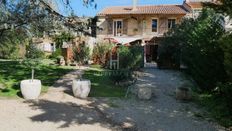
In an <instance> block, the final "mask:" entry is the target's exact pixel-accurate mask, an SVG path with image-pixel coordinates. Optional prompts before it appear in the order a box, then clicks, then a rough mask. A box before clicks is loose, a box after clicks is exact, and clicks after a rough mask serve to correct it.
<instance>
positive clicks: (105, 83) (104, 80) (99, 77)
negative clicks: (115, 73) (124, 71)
mask: <svg viewBox="0 0 232 131" xmlns="http://www.w3.org/2000/svg"><path fill="white" fill-rule="evenodd" d="M105 71H107V70H105V69H101V68H100V66H97V65H93V66H91V68H90V69H89V70H87V71H85V74H84V75H83V78H84V79H89V80H90V81H91V84H92V85H91V92H90V97H124V96H125V94H126V90H127V88H126V87H120V86H116V85H115V84H114V82H112V81H111V80H110V78H109V77H108V76H106V75H104V72H105Z"/></svg>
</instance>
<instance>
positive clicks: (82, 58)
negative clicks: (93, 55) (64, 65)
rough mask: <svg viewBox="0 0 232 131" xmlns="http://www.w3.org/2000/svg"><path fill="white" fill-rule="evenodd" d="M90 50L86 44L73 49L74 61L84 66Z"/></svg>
mask: <svg viewBox="0 0 232 131" xmlns="http://www.w3.org/2000/svg"><path fill="white" fill-rule="evenodd" d="M89 53H90V49H89V47H87V46H86V44H79V45H78V46H77V47H75V48H74V49H73V54H74V60H75V61H77V62H78V63H81V64H85V62H86V61H88V59H89Z"/></svg>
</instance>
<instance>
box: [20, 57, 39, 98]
mask: <svg viewBox="0 0 232 131" xmlns="http://www.w3.org/2000/svg"><path fill="white" fill-rule="evenodd" d="M23 65H24V66H26V67H28V68H30V69H31V79H28V80H23V81H21V83H20V89H21V93H22V95H23V97H24V98H25V99H27V100H33V99H37V98H38V97H39V95H40V92H41V86H42V85H41V81H40V80H37V79H34V72H35V68H38V66H39V60H38V59H26V60H24V61H23Z"/></svg>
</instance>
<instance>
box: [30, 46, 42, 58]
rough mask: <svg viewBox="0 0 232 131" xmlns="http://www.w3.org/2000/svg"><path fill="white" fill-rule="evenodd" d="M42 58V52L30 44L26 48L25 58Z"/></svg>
mask: <svg viewBox="0 0 232 131" xmlns="http://www.w3.org/2000/svg"><path fill="white" fill-rule="evenodd" d="M44 57H45V54H44V52H43V51H41V50H39V49H38V48H36V46H35V45H34V44H30V45H28V46H27V49H26V58H29V59H37V58H44Z"/></svg>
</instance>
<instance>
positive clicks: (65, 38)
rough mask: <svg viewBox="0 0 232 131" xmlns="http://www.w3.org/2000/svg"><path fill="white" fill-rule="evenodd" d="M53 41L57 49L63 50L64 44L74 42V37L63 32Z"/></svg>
mask: <svg viewBox="0 0 232 131" xmlns="http://www.w3.org/2000/svg"><path fill="white" fill-rule="evenodd" d="M53 39H54V41H55V43H56V48H61V47H62V45H63V42H68V41H71V40H73V39H74V36H72V35H71V34H70V33H66V32H63V33H61V34H60V35H56V36H55V37H54V38H53Z"/></svg>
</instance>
